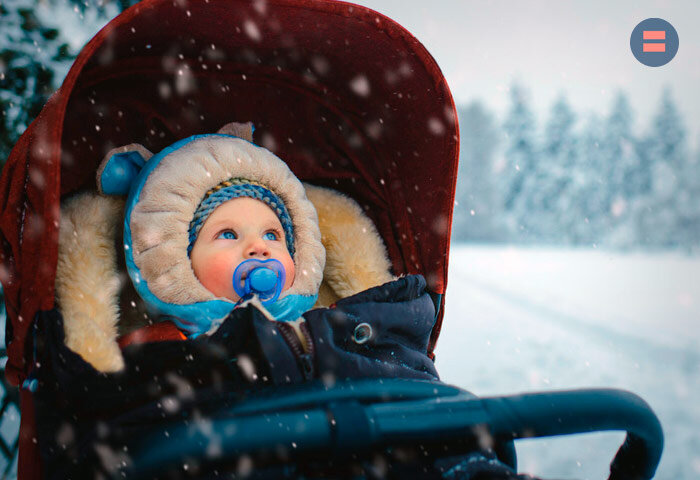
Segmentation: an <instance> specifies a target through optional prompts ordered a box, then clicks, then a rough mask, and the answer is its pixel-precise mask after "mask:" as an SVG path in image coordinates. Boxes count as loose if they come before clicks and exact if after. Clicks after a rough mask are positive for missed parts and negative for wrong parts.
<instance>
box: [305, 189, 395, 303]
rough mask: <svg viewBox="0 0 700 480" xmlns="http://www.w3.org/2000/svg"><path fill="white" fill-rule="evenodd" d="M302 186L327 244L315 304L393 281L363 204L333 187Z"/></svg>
mask: <svg viewBox="0 0 700 480" xmlns="http://www.w3.org/2000/svg"><path fill="white" fill-rule="evenodd" d="M304 186H305V188H306V195H307V196H308V198H309V200H311V202H312V203H313V204H314V205H315V206H316V211H317V212H318V221H319V227H320V229H321V234H322V241H323V245H324V246H325V247H326V268H325V269H324V271H323V284H322V285H321V289H320V291H319V299H318V302H317V304H316V305H317V306H328V305H330V304H331V303H334V302H335V301H336V300H338V299H339V298H344V297H349V296H350V295H355V294H356V293H359V292H362V291H363V290H367V289H368V288H371V287H376V286H378V285H382V284H384V283H386V282H390V281H392V280H394V279H395V277H394V276H393V275H392V274H391V273H390V271H389V270H390V268H391V264H390V262H389V255H388V253H387V250H386V247H385V246H384V242H383V241H382V239H381V236H380V235H379V232H377V229H376V227H375V226H374V224H373V223H372V221H371V220H370V219H369V218H368V217H367V216H366V215H365V214H364V212H363V211H362V207H360V206H359V205H358V204H357V202H355V201H354V200H352V199H351V198H349V197H346V196H345V195H343V194H341V193H339V192H336V191H335V190H331V189H329V188H322V187H317V186H314V185H309V184H305V185H304Z"/></svg>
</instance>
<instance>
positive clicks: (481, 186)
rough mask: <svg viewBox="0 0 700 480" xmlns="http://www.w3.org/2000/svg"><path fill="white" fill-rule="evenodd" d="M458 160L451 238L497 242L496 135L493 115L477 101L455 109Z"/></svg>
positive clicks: (500, 216) (497, 136)
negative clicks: (457, 113) (457, 123)
mask: <svg viewBox="0 0 700 480" xmlns="http://www.w3.org/2000/svg"><path fill="white" fill-rule="evenodd" d="M459 127H460V141H461V146H460V156H459V174H458V176H457V192H456V198H455V200H456V205H455V211H454V219H453V222H452V235H453V238H454V239H455V240H457V241H477V242H487V241H494V240H497V239H499V235H502V234H501V233H500V226H499V222H500V221H501V219H502V215H501V212H500V208H499V205H498V204H497V201H496V185H494V181H495V177H494V153H495V150H496V148H497V146H498V138H499V132H498V129H497V127H496V124H495V120H494V118H493V115H492V114H491V113H490V112H488V111H487V110H486V108H485V107H484V106H483V105H482V104H481V103H480V102H478V101H475V102H472V103H471V104H469V105H467V106H466V107H464V108H460V109H459Z"/></svg>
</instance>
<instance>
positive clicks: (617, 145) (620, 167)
mask: <svg viewBox="0 0 700 480" xmlns="http://www.w3.org/2000/svg"><path fill="white" fill-rule="evenodd" d="M633 115H634V114H633V112H632V108H631V107H630V104H629V100H628V98H627V95H626V94H625V93H624V92H621V91H619V92H618V93H617V94H616V96H615V99H614V100H613V105H612V108H611V111H610V114H609V116H608V118H607V120H606V122H605V135H604V137H603V145H602V156H603V163H602V164H600V165H599V166H598V167H597V168H598V172H597V175H599V178H600V181H601V183H604V184H605V188H604V191H605V194H604V197H603V204H602V207H603V208H604V209H605V211H606V214H605V215H604V216H603V217H602V218H601V224H600V225H599V226H600V228H601V230H602V235H603V238H604V241H605V242H606V243H608V244H609V245H611V246H614V247H618V248H626V247H630V246H632V245H634V244H635V243H637V242H638V238H637V232H636V227H635V226H634V215H633V214H632V207H631V206H632V205H633V204H635V202H636V201H637V199H638V198H640V197H641V196H645V195H647V194H648V192H649V190H650V185H651V168H650V162H649V161H648V159H647V157H646V155H642V156H640V155H639V152H640V150H642V151H643V149H639V148H638V142H637V140H636V139H635V137H634V135H633V134H632V123H633Z"/></svg>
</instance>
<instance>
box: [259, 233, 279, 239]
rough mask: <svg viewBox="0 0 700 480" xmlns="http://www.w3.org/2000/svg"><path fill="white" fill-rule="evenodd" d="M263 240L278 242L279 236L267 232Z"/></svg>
mask: <svg viewBox="0 0 700 480" xmlns="http://www.w3.org/2000/svg"><path fill="white" fill-rule="evenodd" d="M263 238H264V239H265V240H277V239H278V238H277V234H276V233H275V232H267V233H266V234H265V235H263Z"/></svg>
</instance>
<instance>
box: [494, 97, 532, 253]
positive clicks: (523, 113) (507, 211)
mask: <svg viewBox="0 0 700 480" xmlns="http://www.w3.org/2000/svg"><path fill="white" fill-rule="evenodd" d="M510 94H511V95H510V97H511V107H510V111H509V113H508V116H507V118H506V121H505V123H504V125H503V130H504V134H505V144H506V146H505V153H504V156H503V161H502V162H498V163H497V164H496V169H495V171H496V173H497V174H498V176H499V181H498V183H499V185H500V189H499V190H500V192H501V195H502V198H501V202H500V203H501V205H502V206H503V207H502V208H503V211H504V219H505V222H506V225H507V228H508V230H509V231H510V235H511V238H514V239H515V240H516V241H528V240H531V237H530V232H529V231H527V230H526V226H525V225H524V224H523V220H524V219H527V216H528V210H527V201H526V199H525V198H524V197H523V186H524V185H525V183H526V179H527V178H528V177H529V176H531V175H533V174H534V166H535V155H536V148H537V147H536V144H535V135H536V125H535V120H534V116H533V114H532V112H531V110H530V107H529V105H528V102H527V98H526V97H527V95H526V92H525V91H524V89H523V88H521V87H520V86H518V85H514V86H512V87H511V90H510Z"/></svg>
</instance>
